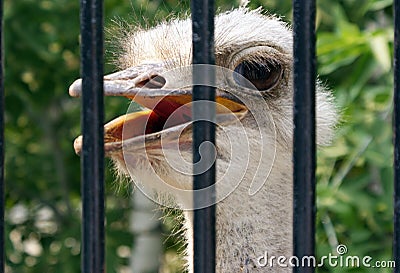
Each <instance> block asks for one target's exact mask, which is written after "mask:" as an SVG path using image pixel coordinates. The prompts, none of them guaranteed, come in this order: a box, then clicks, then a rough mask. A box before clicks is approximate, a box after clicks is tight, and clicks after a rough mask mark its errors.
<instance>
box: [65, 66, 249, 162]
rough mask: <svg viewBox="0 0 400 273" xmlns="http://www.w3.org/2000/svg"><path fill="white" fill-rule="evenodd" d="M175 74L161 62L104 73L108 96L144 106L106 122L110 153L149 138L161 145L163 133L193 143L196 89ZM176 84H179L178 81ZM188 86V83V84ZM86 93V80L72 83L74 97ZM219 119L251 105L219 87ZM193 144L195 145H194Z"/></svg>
mask: <svg viewBox="0 0 400 273" xmlns="http://www.w3.org/2000/svg"><path fill="white" fill-rule="evenodd" d="M174 78H176V77H169V76H168V75H167V74H165V75H163V68H162V66H161V65H159V64H146V65H143V66H138V67H131V68H128V69H126V70H123V71H119V72H116V73H113V74H109V75H106V76H104V95H105V96H124V97H127V98H129V99H131V100H133V101H135V102H136V103H138V104H140V105H141V106H143V107H144V108H145V109H144V110H142V111H139V112H133V113H128V114H126V115H122V116H120V117H117V118H115V119H114V120H112V121H110V122H108V123H107V124H105V125H104V142H105V147H104V148H105V153H106V155H108V156H109V155H112V154H114V153H120V152H121V150H122V149H123V148H124V149H125V148H127V149H131V150H132V149H134V148H135V147H138V146H140V145H139V143H143V141H144V140H145V141H146V148H158V147H160V145H161V144H160V137H161V134H163V135H164V136H165V135H167V136H168V138H169V139H171V140H172V139H175V140H176V139H179V143H180V145H181V144H184V143H185V144H189V143H191V134H190V131H191V123H192V109H191V105H192V89H191V88H190V89H189V88H175V87H174V85H173V83H172V81H176V80H175V79H174ZM175 86H176V84H175ZM186 86H188V85H186ZM81 93H82V80H81V79H78V80H76V81H75V82H74V83H73V84H72V85H71V86H70V87H69V94H70V95H71V96H72V97H79V96H81ZM215 101H216V104H215V105H216V123H217V124H220V125H223V124H229V123H232V122H234V121H237V120H241V119H242V118H243V117H244V116H245V115H246V113H247V111H248V110H247V108H246V107H245V106H244V104H243V103H241V102H240V100H238V99H236V98H235V97H234V96H233V95H231V94H229V93H227V92H224V91H220V90H219V89H217V91H216V98H215ZM190 146H191V145H190ZM74 149H75V152H76V153H77V154H78V155H79V154H80V152H81V149H82V136H79V137H77V138H76V139H75V142H74Z"/></svg>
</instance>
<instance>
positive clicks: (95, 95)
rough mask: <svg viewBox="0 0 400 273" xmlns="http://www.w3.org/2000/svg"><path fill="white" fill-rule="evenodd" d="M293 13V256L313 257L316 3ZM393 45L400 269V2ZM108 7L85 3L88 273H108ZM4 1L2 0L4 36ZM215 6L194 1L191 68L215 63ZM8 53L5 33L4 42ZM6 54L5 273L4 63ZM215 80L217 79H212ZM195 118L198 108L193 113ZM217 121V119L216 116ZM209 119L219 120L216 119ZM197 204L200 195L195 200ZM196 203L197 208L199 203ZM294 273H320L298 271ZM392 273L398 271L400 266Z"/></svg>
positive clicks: (207, 94) (204, 232)
mask: <svg viewBox="0 0 400 273" xmlns="http://www.w3.org/2000/svg"><path fill="white" fill-rule="evenodd" d="M293 10H294V22H293V26H294V56H295V57H294V100H295V106H294V124H295V130H294V154H293V159H294V169H293V172H294V223H293V225H294V232H293V233H294V235H293V236H294V237H293V239H294V255H296V256H297V257H301V256H303V255H314V253H315V239H314V235H315V212H316V206H315V75H316V68H315V63H316V61H315V32H314V29H315V1H314V0H308V1H300V0H294V1H293ZM394 11H395V42H394V53H395V56H394V76H395V87H394V125H393V128H394V170H395V172H394V183H395V193H394V216H395V217H394V231H395V232H394V243H393V245H394V247H393V252H394V259H395V261H396V264H400V259H399V257H400V84H399V83H398V81H399V80H400V79H399V77H400V63H399V57H400V45H399V38H400V0H395V5H394ZM102 12H103V1H102V0H81V34H82V45H81V52H82V63H81V64H82V79H83V80H82V90H83V93H82V97H83V104H82V125H83V135H84V138H83V139H84V143H83V147H84V149H83V151H82V156H81V157H82V194H83V223H82V231H83V232H82V244H83V247H82V272H85V273H89V272H90V273H96V272H98V273H99V272H104V245H105V244H104V240H105V239H104V233H105V232H104V159H103V155H104V150H103V145H104V140H103V116H104V109H103V14H102ZM2 14H3V1H2V0H0V29H1V30H3V26H2V22H3V20H2ZM213 18H214V2H213V1H211V0H209V1H193V3H192V19H193V33H194V34H195V35H196V36H197V38H198V39H194V42H193V48H194V51H193V52H194V54H193V63H194V64H214V50H213V38H214V34H213V25H214V21H213V20H214V19H213ZM0 46H1V49H3V31H1V35H0ZM3 60H4V59H3V50H1V51H0V62H1V65H0V202H1V205H0V234H1V235H0V272H4V265H5V262H4V260H5V243H4V70H3V66H4V62H3ZM206 76H207V77H210V78H211V79H212V78H213V77H214V75H212V74H209V75H206ZM193 93H194V95H193V100H214V97H215V90H214V89H213V88H210V87H204V86H197V87H196V88H194V91H193ZM194 113H195V114H194V115H196V109H194ZM211 115H212V113H211ZM208 120H213V118H212V116H210V117H209V119H208ZM193 131H194V158H193V162H197V161H199V154H198V152H197V151H198V147H199V145H200V144H201V143H202V142H203V141H206V140H207V141H211V142H213V143H214V142H215V128H214V125H213V124H212V123H210V122H196V123H195V124H194V130H193ZM193 181H194V187H195V188H203V187H205V186H208V185H211V184H213V183H214V182H215V165H213V167H212V168H210V169H209V170H208V171H207V172H206V173H203V174H202V175H196V176H194V179H193ZM195 197H196V196H195ZM195 202H196V201H195ZM194 219H195V223H194V224H195V230H194V234H195V235H194V251H195V254H194V256H195V257H196V258H195V260H194V270H195V272H196V273H206V272H207V273H212V272H215V206H211V207H209V208H206V209H200V210H196V212H195V217H194ZM294 272H314V269H313V268H295V269H294ZM394 272H400V268H399V267H397V268H396V269H395V270H394Z"/></svg>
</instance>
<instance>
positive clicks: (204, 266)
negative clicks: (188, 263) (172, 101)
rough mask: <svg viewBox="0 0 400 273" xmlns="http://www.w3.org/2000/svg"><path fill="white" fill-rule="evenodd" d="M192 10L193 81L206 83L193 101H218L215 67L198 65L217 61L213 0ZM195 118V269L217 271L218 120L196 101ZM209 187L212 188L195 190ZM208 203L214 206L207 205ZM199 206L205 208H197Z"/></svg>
mask: <svg viewBox="0 0 400 273" xmlns="http://www.w3.org/2000/svg"><path fill="white" fill-rule="evenodd" d="M191 11H192V31H193V36H192V40H193V65H194V66H193V81H194V82H201V83H207V85H194V86H193V101H215V87H214V86H215V85H214V82H215V71H214V69H213V68H212V67H209V66H203V65H201V66H197V64H209V65H214V64H215V60H214V1H213V0H206V1H200V0H197V1H192V3H191ZM193 120H194V124H193V189H194V194H193V198H194V199H193V201H194V207H195V210H194V261H193V264H194V272H195V273H204V272H207V273H213V272H215V188H214V183H215V160H214V155H215V150H214V147H215V124H214V123H213V122H212V121H214V120H215V105H214V104H212V105H210V103H207V102H206V103H204V104H203V103H194V106H193ZM203 143H212V145H203V147H202V156H203V158H201V156H200V153H199V147H200V145H202V144H203ZM203 148H204V149H203ZM210 161H212V162H210ZM199 163H201V164H199ZM205 166H211V167H209V168H207V167H205ZM204 167H205V168H204ZM204 169H206V171H204ZM210 186H211V187H210ZM207 187H209V189H211V191H207V192H199V191H197V192H196V190H199V189H204V188H207ZM208 204H212V205H211V206H207V205H208ZM204 205H206V206H207V207H204ZM198 207H202V208H201V209H197V208H198Z"/></svg>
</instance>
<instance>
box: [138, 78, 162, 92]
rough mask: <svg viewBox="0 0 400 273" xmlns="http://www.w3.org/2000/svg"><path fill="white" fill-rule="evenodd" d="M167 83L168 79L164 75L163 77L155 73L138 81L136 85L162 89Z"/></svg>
mask: <svg viewBox="0 0 400 273" xmlns="http://www.w3.org/2000/svg"><path fill="white" fill-rule="evenodd" d="M165 83H166V80H165V78H164V77H161V76H159V75H153V76H150V77H149V78H147V79H145V80H142V81H140V82H138V83H136V87H139V88H142V87H145V88H149V89H160V88H162V87H163V86H164V85H165Z"/></svg>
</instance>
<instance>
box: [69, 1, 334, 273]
mask: <svg viewBox="0 0 400 273" xmlns="http://www.w3.org/2000/svg"><path fill="white" fill-rule="evenodd" d="M121 33H122V34H121V35H119V36H118V39H116V40H118V44H119V47H120V52H119V53H118V54H119V58H118V65H119V67H120V68H121V71H119V72H116V73H113V74H110V75H107V76H105V77H104V81H105V82H104V87H105V94H106V95H111V96H118V95H119V96H126V97H128V98H130V99H133V100H134V101H135V102H136V103H138V104H140V105H142V106H143V110H142V111H139V112H134V113H128V114H127V115H124V116H121V117H118V118H116V119H114V120H112V121H110V122H109V123H107V124H106V125H105V127H104V128H105V152H106V155H107V156H109V157H111V158H112V159H113V162H114V163H115V166H116V169H117V170H118V172H119V173H120V174H121V175H126V176H130V177H131V178H132V179H133V180H134V181H135V182H137V185H138V187H141V188H142V189H143V190H145V191H146V192H147V193H149V194H151V193H154V195H155V196H157V198H159V199H158V200H159V201H160V202H162V204H164V205H165V204H167V205H168V206H173V205H174V206H176V207H178V208H181V209H182V210H183V215H184V229H185V232H184V237H185V238H186V241H187V244H186V251H185V252H186V253H185V257H186V259H187V270H188V271H189V272H192V271H193V268H192V262H191V261H192V259H193V252H192V248H193V245H192V243H193V242H192V235H193V234H192V233H193V226H192V220H193V211H192V210H191V209H190V208H192V199H191V196H192V193H191V192H190V189H191V188H192V180H191V164H190V162H191V156H192V154H191V123H190V103H189V102H190V99H191V97H190V96H191V93H190V92H191V91H190V84H191V80H192V74H191V73H192V70H191V69H186V68H187V67H188V66H190V64H191V46H192V45H191V21H190V20H189V19H176V20H172V21H169V22H164V23H161V24H160V25H158V26H156V27H153V28H150V29H147V30H144V29H135V30H133V31H130V30H129V31H126V30H124V31H122V32H121ZM215 59H216V65H217V66H218V68H219V69H217V72H216V75H217V79H216V86H217V94H216V96H217V98H216V101H217V118H216V122H217V124H218V128H217V132H216V137H217V147H216V158H217V186H216V192H217V200H218V203H217V207H216V217H217V220H216V232H217V233H216V240H217V246H216V255H217V257H216V258H217V265H216V268H217V272H219V273H225V272H278V273H279V272H291V269H290V268H287V267H286V268H285V267H278V266H277V265H274V266H273V267H262V266H260V265H259V264H258V263H257V258H258V257H260V256H262V255H264V254H265V253H266V252H267V253H268V254H269V255H274V256H276V257H278V256H281V255H283V256H286V257H290V256H291V253H292V195H293V190H292V166H291V164H292V130H293V122H292V107H293V101H292V96H293V90H292V33H291V30H290V28H289V27H288V26H287V25H286V24H285V23H283V22H282V21H281V20H279V18H276V17H274V16H270V15H265V14H264V13H263V11H262V10H261V9H256V10H250V9H248V8H246V7H240V8H237V9H234V10H231V11H228V12H224V13H221V14H219V15H217V16H216V19H215ZM69 92H70V94H71V95H72V96H79V95H80V92H81V80H77V81H75V82H74V83H73V84H72V85H71V87H70V90H69ZM316 103H317V109H316V116H317V144H318V145H327V144H329V142H330V140H331V138H332V134H333V130H334V126H335V123H336V118H337V114H336V109H335V106H334V104H333V99H332V95H331V94H330V92H329V91H328V90H326V89H325V88H324V87H323V86H322V85H321V84H319V83H318V84H317V94H316ZM176 113H177V114H176ZM175 114H176V115H175ZM173 115H175V116H174V117H173V118H171V116H173ZM171 120H172V121H171ZM74 148H75V151H76V153H77V154H79V153H80V152H81V148H82V137H81V136H80V137H78V138H77V139H76V140H75V142H74ZM181 165H182V166H183V167H182V168H180V167H181ZM171 189H174V190H171Z"/></svg>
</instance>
